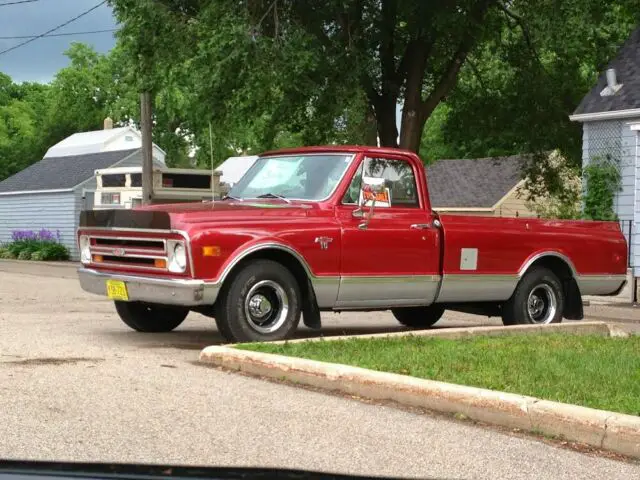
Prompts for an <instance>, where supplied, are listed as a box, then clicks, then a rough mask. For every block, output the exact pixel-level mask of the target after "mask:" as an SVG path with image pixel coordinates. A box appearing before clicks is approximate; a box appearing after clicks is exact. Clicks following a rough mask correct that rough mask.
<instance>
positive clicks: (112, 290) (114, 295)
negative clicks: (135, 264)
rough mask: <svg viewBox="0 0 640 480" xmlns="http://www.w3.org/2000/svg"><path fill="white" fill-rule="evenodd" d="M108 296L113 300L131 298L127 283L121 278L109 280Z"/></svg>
mask: <svg viewBox="0 0 640 480" xmlns="http://www.w3.org/2000/svg"><path fill="white" fill-rule="evenodd" d="M107 297H109V298H110V299H111V300H124V301H128V300H129V292H127V284H126V283H124V282H122V281H120V280H107Z"/></svg>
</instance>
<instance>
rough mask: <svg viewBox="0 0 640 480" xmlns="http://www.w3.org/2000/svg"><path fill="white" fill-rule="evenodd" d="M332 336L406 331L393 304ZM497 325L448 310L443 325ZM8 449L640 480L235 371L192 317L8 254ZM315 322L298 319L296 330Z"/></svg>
mask: <svg viewBox="0 0 640 480" xmlns="http://www.w3.org/2000/svg"><path fill="white" fill-rule="evenodd" d="M324 319H325V324H326V325H328V327H327V328H326V329H325V331H324V332H323V333H325V334H326V333H335V334H338V333H340V334H341V333H356V332H367V333H368V332H380V331H393V330H399V329H400V327H398V325H397V323H396V322H395V321H394V320H393V317H392V316H391V315H390V314H387V313H375V314H373V313H372V314H365V315H361V314H342V315H326V316H325V317H324ZM471 322H473V323H475V324H488V323H499V322H497V321H495V320H494V321H490V322H487V321H486V319H479V320H478V319H476V318H475V317H472V316H469V315H458V314H448V315H447V317H446V318H445V320H443V321H442V322H439V325H440V323H441V324H442V325H441V326H442V327H445V328H446V327H447V326H459V325H468V324H469V323H471ZM0 331H1V332H2V334H1V335H0V439H1V440H0V458H12V459H39V460H73V461H117V462H144V463H163V464H166V463H179V464H195V465H224V466H236V465H237V466H267V467H283V468H302V469H312V470H322V471H330V472H339V473H354V474H361V475H390V476H404V477H420V478H425V477H438V478H487V479H489V478H490V479H500V478H505V479H506V478H509V479H513V478H527V479H531V478H540V479H567V478H580V479H589V478H593V479H600V478H607V479H612V478H620V479H628V478H638V477H640V465H639V464H631V463H624V462H619V461H614V460H610V459H605V458H602V457H598V456H592V455H587V454H582V453H577V452H574V451H570V450H566V449H561V448H559V447H557V446H555V445H550V444H547V443H543V442H541V441H538V440H536V439H533V438H530V437H524V438H522V437H518V436H515V435H510V434H505V433H501V432H498V431H496V430H492V429H486V428H480V427H477V426H474V425H471V424H468V423H462V422H457V421H454V420H449V419H445V418H443V417H439V416H432V415H428V414H417V413H411V412H408V411H404V410H399V409H395V408H392V407H388V406H379V405H371V404H366V403H363V402H360V401H357V400H352V399H347V398H343V397H338V396H332V395H328V394H323V393H318V392H312V391H308V390H304V389H299V388H294V387H291V386H286V385H280V384H276V383H270V382H267V381H262V380H259V379H255V378H250V377H244V376H241V375H236V374H231V373H226V372H223V371H219V370H215V369H210V368H206V367H203V366H200V365H198V364H197V363H196V360H197V357H198V353H199V350H200V349H201V348H202V347H204V346H206V345H210V344H215V343H219V342H220V341H221V339H220V337H219V335H218V334H217V332H216V330H215V326H214V323H213V321H212V320H210V319H207V318H205V317H202V316H199V315H191V316H190V317H189V319H188V320H187V321H186V322H185V324H184V325H183V326H181V327H180V328H179V329H178V330H177V331H175V332H173V333H170V334H151V335H149V334H146V335H145V334H140V333H136V332H133V331H130V330H128V328H127V327H125V326H124V325H123V324H122V323H121V322H120V321H119V319H118V318H117V316H116V315H115V313H114V310H113V307H112V305H111V303H110V302H108V301H106V300H103V299H102V298H100V297H94V296H91V295H88V294H85V293H84V292H82V291H81V290H80V288H79V286H78V283H77V280H76V279H75V274H74V270H73V268H68V267H64V266H43V265H37V264H24V265H18V266H15V264H13V263H11V264H10V263H4V262H0ZM309 334H311V332H310V331H308V330H306V329H304V328H301V329H300V335H309Z"/></svg>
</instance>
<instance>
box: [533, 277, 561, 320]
mask: <svg viewBox="0 0 640 480" xmlns="http://www.w3.org/2000/svg"><path fill="white" fill-rule="evenodd" d="M557 303H558V302H557V299H556V294H555V292H554V291H553V289H552V288H551V287H550V286H549V285H547V284H541V285H538V286H537V287H535V288H534V289H533V290H531V293H529V298H528V299H527V313H528V314H529V318H530V319H531V321H532V322H533V323H539V324H546V323H549V322H551V320H553V317H555V315H556V309H557Z"/></svg>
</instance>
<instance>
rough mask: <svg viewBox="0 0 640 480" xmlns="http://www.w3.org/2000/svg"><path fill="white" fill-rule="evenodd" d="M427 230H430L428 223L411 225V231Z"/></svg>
mask: <svg viewBox="0 0 640 480" xmlns="http://www.w3.org/2000/svg"><path fill="white" fill-rule="evenodd" d="M427 228H431V224H430V223H414V224H413V225H411V229H412V230H426V229H427Z"/></svg>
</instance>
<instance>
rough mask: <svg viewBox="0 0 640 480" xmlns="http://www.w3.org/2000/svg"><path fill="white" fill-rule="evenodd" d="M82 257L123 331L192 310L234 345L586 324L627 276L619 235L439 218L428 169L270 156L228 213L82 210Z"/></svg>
mask: <svg viewBox="0 0 640 480" xmlns="http://www.w3.org/2000/svg"><path fill="white" fill-rule="evenodd" d="M78 245H79V248H80V252H81V261H82V264H83V266H82V267H81V268H80V269H79V271H78V273H79V278H80V283H81V285H82V288H83V289H84V290H86V291H88V292H92V293H95V294H98V295H103V296H107V297H108V298H110V299H112V300H114V301H115V307H116V310H117V312H118V314H119V315H120V317H121V319H122V320H123V321H124V322H125V323H126V324H127V325H128V326H129V327H131V328H133V329H135V330H138V331H142V332H166V331H170V330H173V329H174V328H176V327H177V326H178V325H180V324H181V323H182V322H183V321H184V319H185V318H186V316H187V315H188V313H189V312H190V311H196V312H199V313H202V314H204V315H207V316H210V317H212V318H215V321H216V323H217V326H218V329H219V331H220V332H221V334H222V335H223V336H224V337H225V338H226V339H227V340H229V341H231V342H243V341H264V340H276V339H284V338H288V337H290V336H291V335H292V334H293V332H294V331H295V329H296V327H297V326H298V323H299V321H300V318H301V316H302V318H303V322H304V323H305V325H307V326H309V327H312V328H320V322H321V318H320V312H322V311H344V310H349V311H354V310H355V311H357V310H361V311H365V310H368V311H369V310H391V312H392V313H393V315H394V316H395V318H396V319H397V320H398V321H399V322H400V323H402V324H404V325H407V326H409V327H413V328H426V327H429V326H431V325H433V324H434V323H436V322H437V321H438V319H440V317H441V316H442V314H443V312H444V311H445V310H447V309H450V310H457V311H464V312H471V313H477V314H481V315H488V316H501V317H502V319H503V321H504V323H505V324H509V325H511V324H547V323H554V322H560V321H561V320H562V318H563V317H564V318H567V319H581V318H582V316H583V311H582V299H581V295H614V294H616V293H617V292H619V291H620V290H621V289H622V287H623V286H624V284H625V278H626V275H625V274H626V269H627V245H626V241H625V238H624V237H623V235H622V232H621V230H620V227H619V225H618V223H616V222H592V221H559V220H540V219H524V218H496V217H478V216H458V215H439V214H438V213H436V212H434V211H433V210H432V209H431V206H430V202H429V192H428V189H427V178H426V174H425V169H424V167H423V164H422V162H421V161H420V159H419V158H418V156H416V155H415V154H413V153H411V152H407V151H404V150H397V149H387V148H371V147H341V146H336V147H333V146H332V147H307V148H297V149H288V150H279V151H274V152H268V153H265V154H263V155H261V156H260V157H259V158H258V159H257V160H256V162H255V163H254V164H253V166H252V167H251V168H250V169H249V170H248V171H247V173H246V174H245V175H244V176H243V177H242V178H241V180H240V181H239V182H238V183H237V184H235V185H234V187H233V188H232V189H231V191H230V192H229V195H228V196H227V197H226V198H225V199H224V200H222V201H215V202H209V203H201V204H193V203H191V204H173V205H152V206H147V207H138V208H135V209H133V210H125V211H123V210H103V211H83V212H82V213H81V218H80V227H79V229H78Z"/></svg>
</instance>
